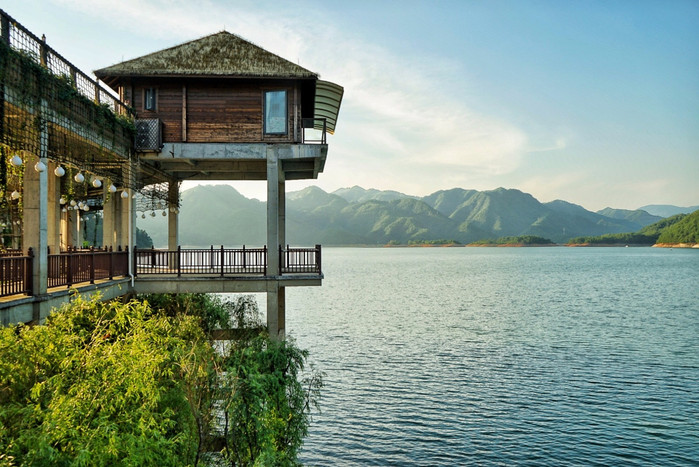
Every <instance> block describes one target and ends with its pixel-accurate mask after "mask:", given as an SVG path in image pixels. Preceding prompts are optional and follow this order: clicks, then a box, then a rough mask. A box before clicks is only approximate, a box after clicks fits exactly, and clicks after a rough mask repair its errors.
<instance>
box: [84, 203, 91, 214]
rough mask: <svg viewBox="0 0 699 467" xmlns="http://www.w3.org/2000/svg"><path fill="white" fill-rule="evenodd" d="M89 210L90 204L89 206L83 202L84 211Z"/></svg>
mask: <svg viewBox="0 0 699 467" xmlns="http://www.w3.org/2000/svg"><path fill="white" fill-rule="evenodd" d="M89 210H90V206H88V205H87V204H83V211H85V212H87V211H89Z"/></svg>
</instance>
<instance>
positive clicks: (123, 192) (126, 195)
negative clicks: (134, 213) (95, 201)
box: [121, 190, 129, 199]
mask: <svg viewBox="0 0 699 467" xmlns="http://www.w3.org/2000/svg"><path fill="white" fill-rule="evenodd" d="M121 197H122V198H124V199H126V198H128V197H129V192H128V191H126V190H124V191H122V192H121Z"/></svg>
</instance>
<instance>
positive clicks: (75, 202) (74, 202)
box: [70, 199, 78, 206]
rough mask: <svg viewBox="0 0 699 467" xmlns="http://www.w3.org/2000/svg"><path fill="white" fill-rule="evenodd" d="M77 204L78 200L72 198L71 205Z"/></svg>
mask: <svg viewBox="0 0 699 467" xmlns="http://www.w3.org/2000/svg"><path fill="white" fill-rule="evenodd" d="M76 204H78V203H77V201H75V200H74V199H71V200H70V205H71V206H75V205H76Z"/></svg>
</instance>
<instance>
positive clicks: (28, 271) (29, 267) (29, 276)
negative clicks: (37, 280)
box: [24, 247, 34, 295]
mask: <svg viewBox="0 0 699 467" xmlns="http://www.w3.org/2000/svg"><path fill="white" fill-rule="evenodd" d="M27 256H29V259H28V260H26V261H25V262H24V264H25V266H24V274H25V276H24V291H25V292H26V294H27V295H31V294H32V289H33V287H34V284H33V281H34V279H33V278H34V274H33V273H34V250H33V249H32V248H31V247H29V249H28V250H27Z"/></svg>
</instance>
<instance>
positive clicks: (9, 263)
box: [0, 248, 34, 297]
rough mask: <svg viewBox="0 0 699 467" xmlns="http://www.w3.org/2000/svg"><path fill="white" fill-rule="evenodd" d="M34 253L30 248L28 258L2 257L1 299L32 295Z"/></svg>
mask: <svg viewBox="0 0 699 467" xmlns="http://www.w3.org/2000/svg"><path fill="white" fill-rule="evenodd" d="M33 263H34V252H33V250H32V249H31V248H30V249H29V251H28V252H27V255H26V256H2V257H0V297H6V296H8V295H17V294H26V295H31V294H32V265H33Z"/></svg>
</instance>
